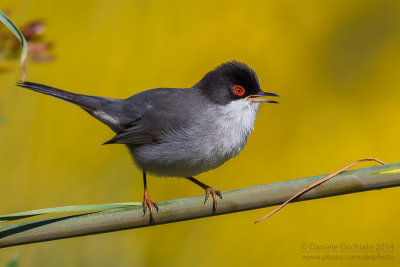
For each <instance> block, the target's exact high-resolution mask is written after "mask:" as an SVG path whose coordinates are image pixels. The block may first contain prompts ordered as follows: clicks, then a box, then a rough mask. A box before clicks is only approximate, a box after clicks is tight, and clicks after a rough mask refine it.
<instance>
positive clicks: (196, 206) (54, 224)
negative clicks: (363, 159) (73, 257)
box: [0, 163, 400, 248]
mask: <svg viewBox="0 0 400 267" xmlns="http://www.w3.org/2000/svg"><path fill="white" fill-rule="evenodd" d="M399 168H400V163H395V164H387V165H382V166H374V167H370V168H363V169H357V170H352V171H347V172H343V173H341V174H339V175H338V176H336V177H334V178H332V179H330V180H328V181H326V182H324V183H323V184H320V185H319V186H317V187H315V188H313V189H311V190H310V191H307V192H305V193H304V194H303V195H301V196H299V198H297V199H296V200H295V201H304V200H311V199H317V198H323V197H331V196H336V195H342V194H349V193H356V192H363V191H368V190H375V189H383V188H388V187H395V186H400V173H399V172H394V173H391V172H390V170H394V169H399ZM325 176H326V175H320V176H315V177H308V178H303V179H297V180H290V181H286V182H280V183H275V184H267V185H260V186H254V187H249V188H243V189H238V190H233V191H227V192H223V193H222V195H223V199H221V200H219V201H218V207H217V211H216V215H222V214H227V213H232V212H240V211H245V210H251V209H258V208H263V207H270V206H274V205H279V204H281V203H283V202H285V201H286V200H287V199H289V198H290V197H291V196H293V195H294V194H295V193H297V192H299V191H300V190H301V189H303V188H304V187H306V186H308V185H310V184H313V183H315V182H317V181H318V180H320V179H322V178H324V177H325ZM381 193H382V194H384V191H381ZM203 202H204V196H198V197H191V198H184V199H175V200H171V201H164V202H159V203H158V205H159V207H160V210H159V212H158V213H156V214H155V216H154V220H155V224H156V225H157V224H166V223H173V222H178V221H184V220H192V219H198V218H204V217H209V216H212V203H211V202H210V201H209V202H207V203H206V205H204V204H203ZM389 205H396V203H390V204H389ZM286 212H290V209H286ZM253 219H254V218H253ZM253 219H251V218H249V224H252V223H253ZM148 226H153V225H151V224H149V217H148V214H147V215H146V216H143V209H142V207H141V206H133V207H128V208H123V209H117V210H109V211H101V212H95V213H87V214H80V215H73V216H67V217H60V218H54V219H47V220H39V221H33V222H23V223H18V224H12V225H6V226H2V227H0V248H1V247H10V246H16V245H21V244H28V243H37V242H43V241H49V240H56V239H62V238H71V237H77V236H84V235H93V234H99V233H105V232H112V231H119V230H126V229H133V228H140V227H148ZM260 227H261V226H260Z"/></svg>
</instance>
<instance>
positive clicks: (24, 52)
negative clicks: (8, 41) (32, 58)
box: [0, 10, 28, 81]
mask: <svg viewBox="0 0 400 267" xmlns="http://www.w3.org/2000/svg"><path fill="white" fill-rule="evenodd" d="M0 21H2V22H3V23H4V24H5V25H6V26H7V28H8V29H9V30H10V31H11V32H12V33H13V34H14V35H15V36H16V37H17V38H18V40H19V41H20V42H21V45H22V53H21V59H20V64H21V69H22V81H25V79H26V69H25V61H26V57H27V56H28V43H27V42H26V40H25V37H24V35H22V32H21V31H20V30H19V29H18V27H17V26H16V25H15V24H14V22H12V21H11V20H10V19H9V18H8V17H7V15H6V14H4V12H3V11H1V10H0Z"/></svg>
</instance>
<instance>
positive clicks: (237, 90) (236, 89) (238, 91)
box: [233, 85, 244, 96]
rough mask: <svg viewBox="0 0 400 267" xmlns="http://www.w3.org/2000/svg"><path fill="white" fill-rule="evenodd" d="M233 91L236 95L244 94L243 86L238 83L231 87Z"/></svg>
mask: <svg viewBox="0 0 400 267" xmlns="http://www.w3.org/2000/svg"><path fill="white" fill-rule="evenodd" d="M233 93H234V94H235V95H237V96H242V95H244V88H243V87H242V86H240V85H235V86H234V87H233Z"/></svg>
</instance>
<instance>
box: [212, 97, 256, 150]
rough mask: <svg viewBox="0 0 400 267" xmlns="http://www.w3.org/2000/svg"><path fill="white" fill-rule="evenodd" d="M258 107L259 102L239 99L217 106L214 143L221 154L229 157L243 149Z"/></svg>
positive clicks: (252, 128)
mask: <svg viewBox="0 0 400 267" xmlns="http://www.w3.org/2000/svg"><path fill="white" fill-rule="evenodd" d="M259 107H260V103H254V102H251V101H250V100H247V99H240V100H236V101H232V102H231V103H229V104H228V105H225V106H222V107H220V108H219V118H218V119H217V121H216V126H217V129H216V133H217V134H216V136H215V138H214V139H215V143H214V145H215V148H216V149H217V150H219V154H220V155H221V156H223V157H229V158H231V157H233V156H235V155H237V154H238V153H239V152H240V151H241V150H242V149H243V147H244V145H245V144H246V142H247V137H248V136H249V134H250V132H251V130H254V122H255V119H256V116H257V111H258V108H259Z"/></svg>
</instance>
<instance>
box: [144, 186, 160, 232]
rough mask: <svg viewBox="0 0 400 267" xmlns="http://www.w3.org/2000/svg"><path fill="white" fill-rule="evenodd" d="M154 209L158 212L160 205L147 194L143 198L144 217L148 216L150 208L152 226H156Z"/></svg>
mask: <svg viewBox="0 0 400 267" xmlns="http://www.w3.org/2000/svg"><path fill="white" fill-rule="evenodd" d="M153 207H154V208H155V209H156V211H157V212H158V205H157V203H156V202H155V201H153V200H151V198H150V196H149V194H147V192H145V194H144V196H143V216H144V215H145V214H146V211H147V208H149V211H150V220H149V223H150V224H154V212H153Z"/></svg>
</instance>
